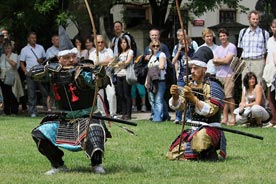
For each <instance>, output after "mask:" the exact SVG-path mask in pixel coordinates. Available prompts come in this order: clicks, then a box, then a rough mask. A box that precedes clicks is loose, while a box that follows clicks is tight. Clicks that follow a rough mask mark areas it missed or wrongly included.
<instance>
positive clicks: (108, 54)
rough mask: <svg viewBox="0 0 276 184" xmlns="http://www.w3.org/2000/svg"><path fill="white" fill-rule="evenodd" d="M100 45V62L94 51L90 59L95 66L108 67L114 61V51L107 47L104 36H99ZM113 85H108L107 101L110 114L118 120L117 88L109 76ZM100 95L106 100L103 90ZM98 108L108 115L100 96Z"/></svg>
mask: <svg viewBox="0 0 276 184" xmlns="http://www.w3.org/2000/svg"><path fill="white" fill-rule="evenodd" d="M96 44H98V54H99V57H98V60H97V51H96V50H95V51H93V52H92V53H91V54H90V55H89V59H90V60H92V61H94V64H95V65H101V66H107V65H108V64H109V63H110V62H111V61H112V60H113V51H112V50H111V49H110V48H106V47H105V40H104V38H103V36H102V35H97V43H96ZM107 75H109V74H107ZM109 78H110V83H111V85H107V86H106V88H105V91H106V96H107V101H108V104H109V113H110V116H111V117H113V118H117V115H116V111H117V100H116V94H115V86H114V84H113V83H112V80H111V76H110V75H109ZM98 93H99V95H100V96H101V97H102V99H104V91H103V89H101V90H99V92H98ZM97 106H98V109H99V110H100V112H101V114H102V115H106V113H105V111H104V107H103V102H102V101H101V98H100V97H99V96H98V98H97Z"/></svg>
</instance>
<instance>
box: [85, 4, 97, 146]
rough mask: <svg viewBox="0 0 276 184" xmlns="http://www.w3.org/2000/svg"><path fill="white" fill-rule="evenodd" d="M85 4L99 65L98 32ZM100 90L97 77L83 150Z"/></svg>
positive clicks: (87, 5) (89, 10)
mask: <svg viewBox="0 0 276 184" xmlns="http://www.w3.org/2000/svg"><path fill="white" fill-rule="evenodd" d="M84 2H85V6H86V9H87V11H88V14H89V18H90V21H91V25H92V30H93V37H94V44H95V45H96V60H97V63H99V49H98V44H97V31H96V27H95V23H94V19H93V15H92V12H91V9H90V7H89V4H88V2H87V0H84ZM98 90H99V88H98V82H97V76H96V87H95V92H94V97H93V102H92V108H91V111H90V115H89V122H88V125H87V127H86V134H85V138H84V142H83V150H86V142H87V135H88V132H89V127H90V126H89V125H90V122H92V119H93V114H94V107H95V104H96V101H97V94H98Z"/></svg>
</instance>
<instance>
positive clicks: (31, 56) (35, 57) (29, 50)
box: [20, 32, 47, 117]
mask: <svg viewBox="0 0 276 184" xmlns="http://www.w3.org/2000/svg"><path fill="white" fill-rule="evenodd" d="M36 40H37V36H36V33H35V32H30V33H29V34H28V44H27V45H26V46H25V47H24V48H23V49H22V50H21V53H20V66H21V69H22V70H23V72H24V74H25V75H26V79H27V85H28V102H29V114H30V115H31V117H36V113H37V107H36V105H37V97H36V89H37V87H38V88H39V89H40V93H41V94H42V99H43V102H44V103H45V102H46V100H45V98H46V96H47V91H46V88H45V87H44V86H43V84H41V83H40V82H37V81H34V80H33V79H31V78H30V76H29V75H28V72H29V71H30V69H31V68H32V67H33V66H35V65H39V64H41V63H42V62H43V61H44V58H45V57H46V54H45V50H44V48H43V46H41V45H39V44H37V43H36ZM25 64H26V66H25Z"/></svg>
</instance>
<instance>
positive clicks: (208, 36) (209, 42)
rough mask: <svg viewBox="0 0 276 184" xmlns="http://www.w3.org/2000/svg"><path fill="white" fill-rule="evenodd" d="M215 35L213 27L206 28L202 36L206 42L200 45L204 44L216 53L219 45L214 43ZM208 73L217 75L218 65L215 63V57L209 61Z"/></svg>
mask: <svg viewBox="0 0 276 184" xmlns="http://www.w3.org/2000/svg"><path fill="white" fill-rule="evenodd" d="M214 37H215V33H214V31H212V30H211V29H208V28H205V29H204V30H203V31H202V38H203V40H204V42H205V43H204V44H202V45H201V46H200V47H202V46H207V47H209V48H210V49H211V50H212V51H213V54H214V51H215V50H216V48H217V45H216V44H215V43H214ZM206 74H208V75H211V76H215V75H216V67H215V65H214V63H213V59H211V60H210V61H208V63H207V71H206Z"/></svg>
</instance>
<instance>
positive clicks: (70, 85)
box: [32, 48, 111, 175]
mask: <svg viewBox="0 0 276 184" xmlns="http://www.w3.org/2000/svg"><path fill="white" fill-rule="evenodd" d="M87 66H88V65H80V64H78V60H77V49H76V48H73V49H71V50H63V51H60V52H59V53H58V63H51V64H47V65H46V66H45V69H47V71H48V73H50V74H51V75H50V76H51V78H50V79H51V84H52V86H53V91H54V94H55V100H56V102H57V105H58V107H59V109H61V110H62V112H66V113H65V114H66V116H64V115H63V116H60V115H48V116H46V117H45V118H43V119H42V121H41V123H40V125H39V126H38V127H36V128H35V129H33V131H32V137H33V139H34V141H35V142H36V144H37V147H38V150H39V152H40V153H41V154H43V155H44V156H46V157H47V159H48V160H49V161H50V163H51V165H52V169H51V170H49V171H48V172H46V174H47V175H51V174H55V173H57V172H60V171H67V167H66V166H65V165H64V161H63V160H62V157H63V155H64V153H63V151H62V150H60V149H59V148H64V149H67V150H70V151H80V150H83V149H84V150H85V153H86V155H87V156H88V157H89V159H90V160H91V165H92V169H93V171H94V172H95V173H100V174H103V173H105V170H104V169H103V167H102V166H101V164H102V157H103V153H104V143H105V141H106V137H111V135H110V133H109V131H108V130H107V129H106V127H105V124H104V121H103V120H99V119H94V118H93V119H92V118H88V115H89V112H90V109H91V104H92V101H93V94H94V90H95V82H97V85H98V87H99V88H104V87H105V86H106V85H107V84H106V82H105V81H106V80H105V79H106V75H105V72H104V70H102V69H101V68H98V67H91V65H90V67H87ZM92 66H93V65H92ZM96 78H97V81H96V80H95V79H96ZM87 114H88V115H87ZM88 126H89V128H87V127H88Z"/></svg>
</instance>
